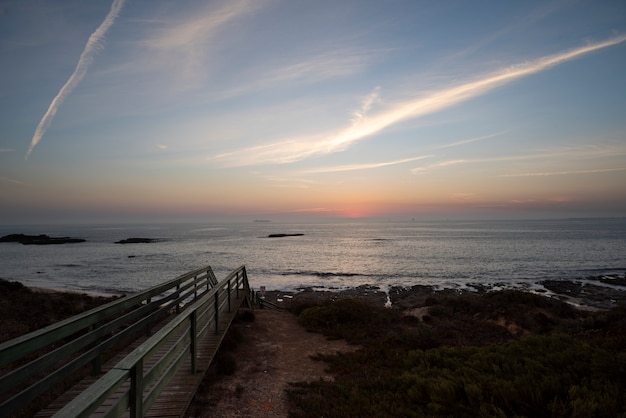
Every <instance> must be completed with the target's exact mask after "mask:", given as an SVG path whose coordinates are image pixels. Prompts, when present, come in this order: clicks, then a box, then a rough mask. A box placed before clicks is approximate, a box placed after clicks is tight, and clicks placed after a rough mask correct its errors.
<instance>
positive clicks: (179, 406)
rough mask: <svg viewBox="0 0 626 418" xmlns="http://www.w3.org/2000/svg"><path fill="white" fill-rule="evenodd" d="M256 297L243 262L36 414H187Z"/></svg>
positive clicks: (175, 415) (67, 415) (113, 415)
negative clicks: (234, 324)
mask: <svg viewBox="0 0 626 418" xmlns="http://www.w3.org/2000/svg"><path fill="white" fill-rule="evenodd" d="M253 299H254V293H253V292H251V290H250V288H249V285H248V282H247V277H246V273H245V267H243V266H242V267H240V269H238V270H235V271H234V272H233V273H231V274H230V275H229V276H228V277H227V278H226V279H224V280H222V281H220V282H219V283H218V282H217V281H215V282H214V283H212V288H211V289H210V290H207V291H206V292H205V293H204V294H203V295H202V297H194V300H193V302H192V303H189V304H188V305H187V306H184V307H183V308H182V309H180V310H179V309H178V306H179V305H177V304H176V305H171V306H176V313H174V314H173V315H170V316H169V317H167V318H164V319H163V320H162V321H161V322H160V323H158V324H155V325H152V326H151V328H150V332H149V335H145V333H144V334H143V335H142V336H140V337H139V338H137V339H136V340H134V341H132V343H129V344H126V345H125V346H124V349H123V350H121V351H119V352H117V353H116V354H115V355H114V356H113V357H112V358H111V359H109V360H108V361H106V362H104V363H103V364H102V365H101V367H100V372H99V373H97V374H94V375H91V376H88V377H86V378H84V379H82V380H81V381H80V382H78V383H77V384H75V385H74V386H72V387H71V388H70V389H69V390H67V391H66V392H65V393H63V394H62V395H61V396H59V397H58V398H57V399H56V400H55V401H53V402H52V403H50V404H49V405H48V406H47V407H46V408H44V409H42V410H41V411H39V412H38V413H37V414H36V415H35V416H36V417H39V418H47V417H79V416H80V417H90V416H94V417H118V416H130V417H144V416H145V417H181V416H183V415H184V414H185V412H186V410H187V408H188V407H189V404H190V402H191V400H192V399H193V396H194V395H195V393H196V390H197V388H198V386H199V385H200V383H201V381H202V379H203V378H204V375H205V372H206V370H207V369H208V368H209V366H210V364H211V362H212V360H213V359H214V357H215V355H216V353H217V351H218V349H219V346H220V344H221V342H222V340H223V338H224V336H225V335H226V333H227V332H228V329H229V327H230V325H231V323H232V321H233V319H234V318H235V316H236V314H237V312H238V310H239V308H240V307H241V306H242V305H244V304H246V305H247V306H249V307H252V306H253V302H252V301H253ZM5 405H9V403H8V402H5V404H3V406H5Z"/></svg>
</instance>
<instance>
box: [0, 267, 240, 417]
mask: <svg viewBox="0 0 626 418" xmlns="http://www.w3.org/2000/svg"><path fill="white" fill-rule="evenodd" d="M244 275H245V269H244ZM229 277H230V276H229ZM216 286H218V281H217V279H216V277H215V275H214V274H213V271H212V269H211V267H210V266H207V267H203V268H200V269H198V270H195V271H192V272H189V273H187V274H184V275H182V276H179V277H177V278H176V279H173V280H170V281H168V282H165V283H163V284H160V285H157V286H154V287H152V288H150V289H147V290H145V291H143V292H139V293H136V294H133V295H129V296H124V297H121V298H119V299H117V300H115V301H113V302H110V303H108V304H105V305H103V306H100V307H97V308H95V309H92V310H89V311H87V312H84V313H83V314H80V315H76V316H74V317H71V318H68V319H66V320H64V321H60V322H58V323H56V324H53V325H51V326H48V327H46V328H43V329H41V330H38V331H35V332H32V333H30V334H26V335H24V336H22V337H19V338H16V339H13V340H10V341H7V342H5V343H2V344H0V368H2V369H6V370H11V371H10V372H8V373H6V374H4V375H3V376H1V377H0V396H1V398H0V402H2V403H1V404H0V416H2V417H6V416H11V415H12V414H14V413H15V411H17V410H20V409H21V408H23V407H24V406H25V405H27V404H28V403H30V402H31V401H32V400H33V399H35V398H37V397H38V396H40V395H41V394H43V393H46V392H48V391H49V390H50V389H51V388H54V387H55V386H58V385H60V384H62V383H65V382H66V381H68V380H71V379H72V376H76V374H77V372H79V370H82V369H84V367H86V366H88V365H89V364H91V365H92V366H91V367H92V372H93V373H95V374H97V373H100V366H101V361H102V358H103V357H104V356H107V355H109V353H110V351H111V350H112V349H114V348H115V347H119V346H120V345H121V344H125V343H126V342H127V341H129V340H132V339H134V338H136V337H137V335H142V334H144V333H147V334H148V335H150V334H151V333H152V326H153V324H155V323H156V322H157V321H158V320H160V319H161V318H163V317H166V316H167V315H168V314H170V313H172V312H180V311H181V307H183V306H185V305H186V304H191V302H193V301H194V300H199V299H203V300H204V299H206V298H207V297H214V296H213V295H214V294H217V292H212V290H216V289H217V288H216ZM209 293H210V296H209ZM194 311H195V310H194Z"/></svg>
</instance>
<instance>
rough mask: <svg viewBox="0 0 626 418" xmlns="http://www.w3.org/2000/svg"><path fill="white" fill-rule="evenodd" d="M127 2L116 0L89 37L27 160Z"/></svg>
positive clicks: (42, 122) (37, 133) (82, 75)
mask: <svg viewBox="0 0 626 418" xmlns="http://www.w3.org/2000/svg"><path fill="white" fill-rule="evenodd" d="M124 1H125V0H114V1H113V4H112V5H111V10H109V13H108V14H107V15H106V17H105V18H104V20H103V21H102V23H101V24H100V26H98V28H97V29H96V30H95V31H94V32H93V33H92V34H91V35H90V36H89V39H88V40H87V43H86V44H85V48H84V49H83V52H82V53H81V54H80V58H79V59H78V63H77V64H76V68H74V72H73V73H72V75H71V76H70V78H68V80H67V81H66V82H65V84H64V85H63V87H61V90H59V92H58V93H57V95H56V96H55V97H54V99H52V102H50V106H48V110H47V111H46V113H45V114H44V115H43V118H42V119H41V120H40V121H39V124H38V125H37V128H36V129H35V133H34V135H33V138H32V139H31V141H30V147H29V148H28V151H27V152H26V159H28V157H29V156H30V154H31V153H32V152H33V149H34V148H35V147H36V146H37V144H38V143H39V141H41V138H42V137H43V136H44V134H45V133H46V130H47V129H48V127H49V126H50V124H51V123H52V120H53V119H54V116H55V115H56V113H57V110H58V109H59V106H61V105H62V104H63V102H64V101H65V99H67V97H68V96H69V95H70V94H71V93H72V91H73V90H74V89H75V88H76V86H78V84H79V83H80V82H81V80H82V79H83V77H85V74H87V70H88V69H89V66H90V65H91V63H92V62H93V58H94V56H95V54H96V52H98V49H100V48H102V43H103V41H104V36H105V35H106V33H107V31H108V30H109V28H110V27H111V26H112V25H113V23H115V19H117V16H118V15H119V13H120V10H121V9H122V6H123V5H124Z"/></svg>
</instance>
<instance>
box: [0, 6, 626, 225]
mask: <svg viewBox="0 0 626 418" xmlns="http://www.w3.org/2000/svg"><path fill="white" fill-rule="evenodd" d="M0 69H1V70H0V223H3V224H12V223H46V222H52V221H60V222H61V221H85V222H96V221H148V220H159V221H161V220H194V221H195V220H202V221H204V220H206V221H210V220H222V219H233V220H237V219H241V220H245V219H250V220H251V219H268V220H294V221H297V220H305V219H321V220H330V219H349V220H352V219H370V218H373V219H399V220H406V219H416V220H418V219H518V218H558V217H607V216H610V217H614V216H620V217H621V216H626V2H624V1H623V0H616V1H609V0H606V1H597V0H593V1H587V0H563V1H524V2H503V1H472V2H468V1H461V0H459V1H450V0H442V1H436V2H435V1H421V0H384V1H383V0H317V1H304V0H205V1H199V0H181V1H176V2H172V1H165V0H113V1H112V0H91V1H83V0H55V1H50V0H8V1H7V0H0Z"/></svg>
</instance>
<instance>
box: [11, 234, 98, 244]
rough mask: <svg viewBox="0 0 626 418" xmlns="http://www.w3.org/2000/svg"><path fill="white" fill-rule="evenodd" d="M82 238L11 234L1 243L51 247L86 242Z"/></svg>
mask: <svg viewBox="0 0 626 418" xmlns="http://www.w3.org/2000/svg"><path fill="white" fill-rule="evenodd" d="M85 241H86V240H84V239H82V238H70V237H51V236H48V235H45V234H40V235H25V234H10V235H5V236H3V237H2V238H0V242H19V243H20V244H23V245H51V244H75V243H79V242H85Z"/></svg>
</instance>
